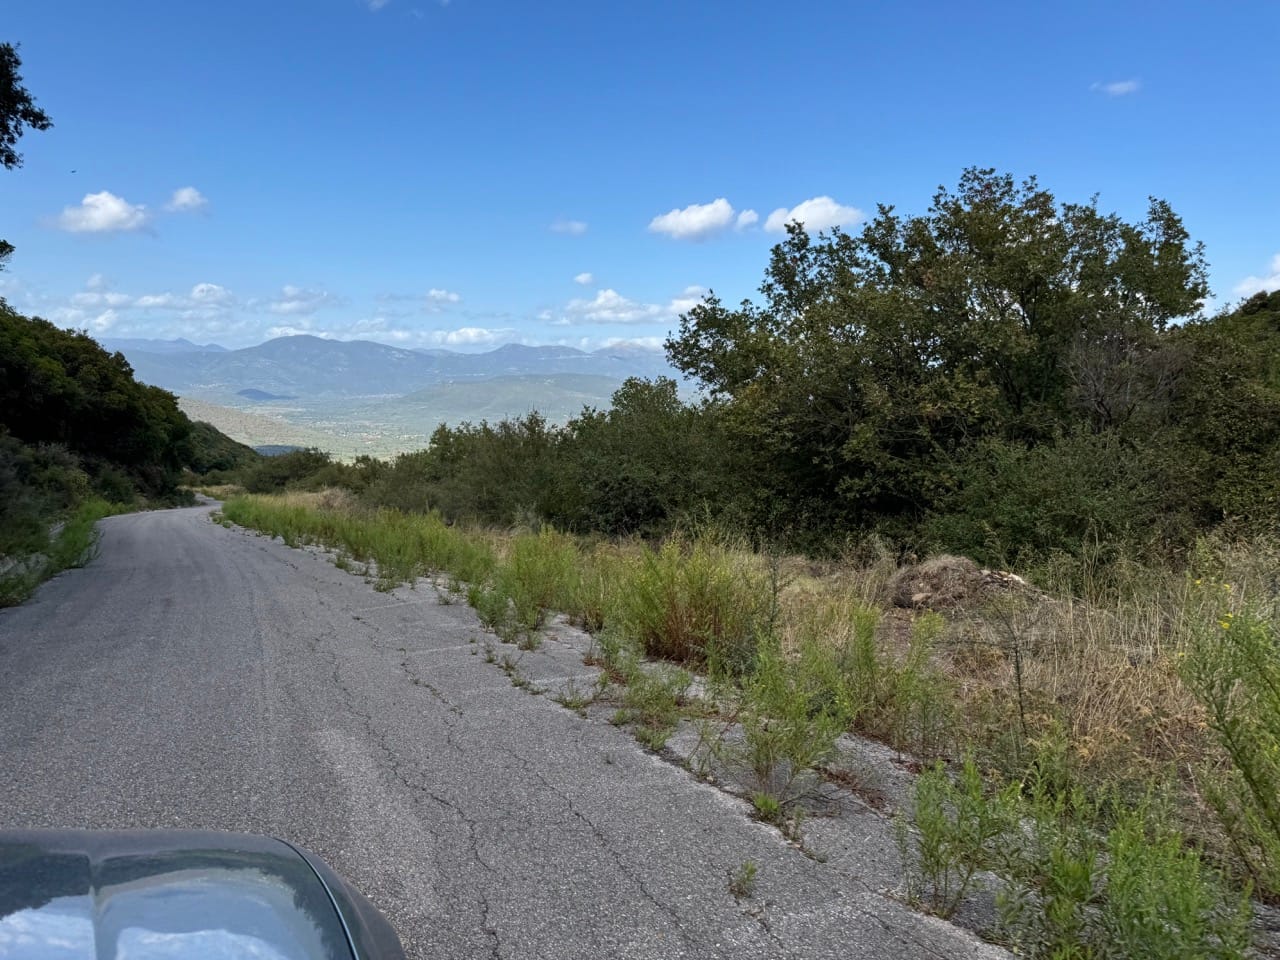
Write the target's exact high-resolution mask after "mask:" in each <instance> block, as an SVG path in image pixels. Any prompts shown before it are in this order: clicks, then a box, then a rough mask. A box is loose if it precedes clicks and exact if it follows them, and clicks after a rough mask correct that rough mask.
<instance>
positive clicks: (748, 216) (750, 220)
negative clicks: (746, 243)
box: [734, 210, 760, 230]
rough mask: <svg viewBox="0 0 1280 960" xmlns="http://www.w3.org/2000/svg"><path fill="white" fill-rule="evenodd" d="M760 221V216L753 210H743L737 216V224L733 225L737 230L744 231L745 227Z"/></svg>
mask: <svg viewBox="0 0 1280 960" xmlns="http://www.w3.org/2000/svg"><path fill="white" fill-rule="evenodd" d="M759 220H760V214H758V213H756V212H755V211H754V210H743V211H742V212H741V213H739V214H738V219H737V222H736V223H735V224H734V226H736V227H737V228H738V229H739V230H745V229H747V227H749V226H751V225H752V224H754V223H757V222H758V221H759Z"/></svg>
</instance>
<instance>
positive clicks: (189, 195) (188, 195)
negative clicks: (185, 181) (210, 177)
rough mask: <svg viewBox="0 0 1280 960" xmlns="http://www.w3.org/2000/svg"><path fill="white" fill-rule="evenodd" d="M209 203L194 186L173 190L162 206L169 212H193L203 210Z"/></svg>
mask: <svg viewBox="0 0 1280 960" xmlns="http://www.w3.org/2000/svg"><path fill="white" fill-rule="evenodd" d="M208 205H209V201H208V199H207V198H206V197H205V195H204V194H203V193H201V192H200V191H199V190H197V189H196V188H195V187H180V188H179V189H177V190H175V191H173V196H172V197H170V198H169V202H168V203H166V204H165V206H164V208H165V209H166V210H168V211H169V212H170V213H193V212H195V211H196V210H203V209H204V208H205V207H207V206H208Z"/></svg>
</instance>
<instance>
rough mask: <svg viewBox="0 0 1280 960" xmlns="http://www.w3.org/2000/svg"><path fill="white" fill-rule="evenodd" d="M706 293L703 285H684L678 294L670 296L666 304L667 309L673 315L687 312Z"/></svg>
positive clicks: (700, 300)
mask: <svg viewBox="0 0 1280 960" xmlns="http://www.w3.org/2000/svg"><path fill="white" fill-rule="evenodd" d="M706 295H707V290H706V288H705V287H699V286H692V287H685V288H684V290H682V291H681V293H680V296H678V297H672V298H671V302H670V303H669V304H667V311H668V312H669V313H671V314H673V315H674V316H679V315H680V314H682V313H688V312H689V311H690V310H692V309H693V308H694V307H696V306H697V305H698V304H700V303H701V302H702V298H703V297H705V296H706Z"/></svg>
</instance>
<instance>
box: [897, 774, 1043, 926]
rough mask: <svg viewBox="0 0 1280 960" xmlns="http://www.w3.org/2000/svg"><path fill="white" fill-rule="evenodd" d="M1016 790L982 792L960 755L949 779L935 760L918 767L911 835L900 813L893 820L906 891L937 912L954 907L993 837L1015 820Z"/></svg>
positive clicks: (952, 910) (991, 845)
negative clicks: (957, 767) (954, 773)
mask: <svg viewBox="0 0 1280 960" xmlns="http://www.w3.org/2000/svg"><path fill="white" fill-rule="evenodd" d="M1017 792H1018V788H1017V786H1016V785H1015V786H1014V787H1012V788H1010V789H1006V790H1005V791H1003V792H1001V793H999V794H996V795H995V796H992V797H988V796H987V794H986V788H985V786H984V784H983V779H982V774H981V773H980V772H979V770H978V766H977V764H976V763H975V762H974V761H973V758H972V757H967V758H965V761H964V763H963V765H962V766H961V768H960V772H959V776H958V777H957V778H956V779H955V780H952V779H951V777H950V775H949V774H948V773H947V770H946V768H945V767H944V766H943V765H942V764H941V763H936V764H934V765H933V766H932V767H929V768H928V769H926V770H925V771H924V772H923V773H921V774H920V776H919V778H918V779H917V780H916V788H915V797H914V801H913V810H912V825H913V826H914V828H915V833H914V836H913V835H912V833H911V830H910V829H909V827H908V825H907V821H906V818H904V817H900V818H899V819H898V820H897V821H896V822H895V827H896V832H897V835H898V843H899V846H900V847H901V848H902V850H903V861H904V863H906V864H907V877H908V889H907V895H908V897H909V898H910V899H912V900H913V901H917V902H920V901H923V902H925V903H927V904H928V906H929V908H930V909H931V910H932V911H933V912H934V913H936V914H938V915H939V916H941V917H949V916H951V915H952V914H953V913H955V911H956V908H957V907H959V905H960V903H961V902H962V901H963V900H964V898H965V895H966V894H967V893H968V892H969V889H970V887H971V885H972V884H973V880H974V875H975V873H976V872H977V870H978V869H979V867H981V866H982V865H984V864H986V863H988V862H990V860H991V858H992V856H993V854H994V849H993V848H994V846H995V844H996V841H997V839H998V838H1000V837H1001V836H1002V835H1003V834H1005V833H1007V832H1008V831H1009V830H1010V829H1011V827H1013V826H1016V819H1015V816H1014V812H1013V808H1014V805H1015V804H1016V800H1017ZM912 840H914V849H912Z"/></svg>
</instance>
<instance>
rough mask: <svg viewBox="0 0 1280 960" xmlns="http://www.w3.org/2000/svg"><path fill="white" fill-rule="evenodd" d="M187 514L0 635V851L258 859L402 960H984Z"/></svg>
mask: <svg viewBox="0 0 1280 960" xmlns="http://www.w3.org/2000/svg"><path fill="white" fill-rule="evenodd" d="M208 513H209V510H208V508H193V509H186V510H174V511H166V512H156V513H144V514H134V515H129V516H121V517H113V518H110V519H108V520H105V521H103V523H102V533H103V536H102V541H101V545H100V552H99V555H98V557H97V558H96V559H95V560H94V561H93V562H91V563H90V564H89V565H88V566H86V567H85V568H83V569H80V570H73V571H68V572H67V573H65V574H62V575H61V576H59V577H57V578H55V579H54V580H52V581H50V582H49V583H48V584H46V585H45V586H44V587H42V588H41V590H40V591H39V592H38V593H37V595H36V596H35V597H34V598H33V599H32V600H31V601H29V602H28V603H27V604H25V605H23V606H21V607H18V608H14V609H10V610H4V611H0V826H8V827H42V826H74V827H96V828H113V827H191V828H208V829H223V830H237V831H249V832H255V833H266V834H272V835H275V836H280V837H283V838H285V839H288V840H291V841H294V842H298V843H301V844H303V845H305V846H308V847H310V848H311V849H313V850H315V851H316V852H318V853H319V854H321V855H322V856H323V857H325V858H326V859H327V860H328V861H329V862H330V863H331V864H332V865H333V866H334V867H335V868H337V869H338V870H339V871H340V872H341V873H343V874H344V875H346V876H347V877H348V878H350V879H351V880H352V881H354V883H355V884H356V885H357V886H358V887H360V888H361V889H362V890H363V891H364V892H365V893H366V894H367V895H368V896H369V897H370V898H371V899H372V900H373V901H374V902H375V903H376V904H378V906H379V907H381V908H382V909H383V911H384V912H385V913H386V914H387V915H388V916H389V917H390V918H391V920H392V921H393V922H394V923H395V925H396V927H397V928H398V929H399V931H400V934H401V937H402V939H403V940H404V943H405V946H406V948H407V950H408V952H409V954H410V956H412V957H420V958H428V957H430V958H444V957H449V958H470V957H477V958H479V957H521V958H538V957H546V958H557V960H560V958H572V957H584V958H586V957H589V958H592V960H601V958H610V957H644V958H673V957H735V958H740V957H833V958H834V957H840V958H856V957H885V958H890V957H892V958H900V957H917V956H919V957H986V956H998V955H1000V953H999V951H995V950H994V949H993V948H991V947H988V946H986V945H984V944H981V943H980V942H978V941H977V940H975V939H974V938H973V937H972V936H970V935H969V934H967V933H963V932H961V931H959V930H957V929H955V928H953V927H951V926H949V925H948V924H945V923H942V922H941V921H938V920H933V919H931V918H927V917H922V916H920V915H918V914H915V913H912V912H910V911H908V910H907V909H906V908H905V907H903V906H902V905H900V904H899V903H897V902H896V901H894V900H893V899H892V898H889V897H886V896H884V895H882V890H879V889H876V884H875V883H874V882H868V881H867V880H866V879H865V878H862V879H858V878H854V877H850V876H849V875H848V873H847V872H845V871H840V870H837V869H835V868H834V867H833V866H831V865H829V864H823V863H820V862H817V861H815V860H814V859H811V858H809V857H806V856H805V855H804V854H802V853H801V852H799V851H797V850H796V849H794V848H793V847H792V846H790V845H788V844H787V843H786V842H785V841H784V840H783V839H782V838H781V837H780V836H779V835H778V834H777V833H776V831H773V830H772V829H770V828H767V827H765V826H763V825H761V824H758V823H755V822H753V821H751V820H750V819H749V818H748V817H747V816H745V815H744V811H743V804H742V803H741V802H740V801H737V800H735V799H733V798H731V797H728V796H726V795H725V794H722V793H720V792H718V791H717V790H715V789H714V788H712V787H709V786H707V785H705V784H701V783H699V782H697V781H696V780H695V779H694V778H692V777H691V776H690V775H689V774H688V773H686V772H684V771H683V770H681V769H679V768H678V767H676V766H673V765H672V764H669V763H667V762H665V761H663V760H661V759H659V758H658V757H655V756H653V755H651V754H649V753H647V752H645V751H644V750H642V749H641V748H640V747H639V746H638V745H637V744H636V742H635V741H634V740H633V739H632V738H631V737H630V736H629V735H628V734H627V733H625V732H624V731H621V730H618V729H615V728H613V727H612V726H610V725H608V724H607V723H602V722H599V721H593V720H585V719H582V718H580V717H578V716H577V715H575V714H573V713H571V712H570V711H568V710H565V709H564V708H562V707H560V706H559V705H557V704H555V703H553V702H551V701H550V700H549V699H548V698H547V697H538V696H531V695H530V694H529V693H527V692H525V691H523V690H520V689H516V688H514V687H513V686H512V685H511V683H510V681H509V680H508V678H507V677H506V676H505V675H504V674H503V673H502V672H501V671H500V670H499V669H498V668H497V667H496V666H494V665H492V664H488V663H486V662H485V660H484V658H483V657H482V656H476V655H474V654H473V651H475V650H476V649H477V646H476V644H473V643H472V642H471V641H472V639H473V638H476V637H477V636H479V635H480V628H479V625H478V623H477V622H476V620H475V617H474V614H473V613H472V612H471V611H470V610H469V609H468V608H467V607H466V606H465V605H461V604H449V605H446V604H441V603H439V602H438V601H437V599H436V595H435V592H434V590H433V589H432V588H430V587H429V586H428V587H419V588H418V589H417V590H416V591H410V590H408V589H402V590H399V591H396V592H395V593H394V594H383V593H378V592H376V591H375V590H374V589H373V588H372V587H371V586H369V585H367V584H366V583H365V582H364V581H363V580H362V579H361V578H359V577H356V576H353V575H351V574H348V573H345V572H343V571H340V570H338V569H337V568H335V567H334V566H332V565H331V564H330V563H328V562H326V561H325V560H324V559H323V558H321V557H319V556H316V555H314V554H312V553H308V552H305V551H297V550H290V549H289V548H287V547H285V546H284V545H282V544H280V543H278V542H272V541H268V540H266V539H264V538H261V537H256V536H252V535H249V534H246V533H243V532H240V531H234V530H227V529H224V528H222V527H220V526H217V525H215V524H213V523H211V522H209V519H208ZM747 860H751V861H754V862H755V863H756V864H757V865H758V879H757V881H756V889H755V891H754V894H753V895H752V896H751V897H750V898H747V899H744V900H742V901H739V900H737V899H735V898H734V897H733V896H732V895H731V894H730V892H729V889H728V887H729V884H728V877H729V875H730V874H731V873H732V872H733V871H734V870H735V869H737V868H738V867H739V866H740V865H741V864H742V863H743V862H744V861H747Z"/></svg>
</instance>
